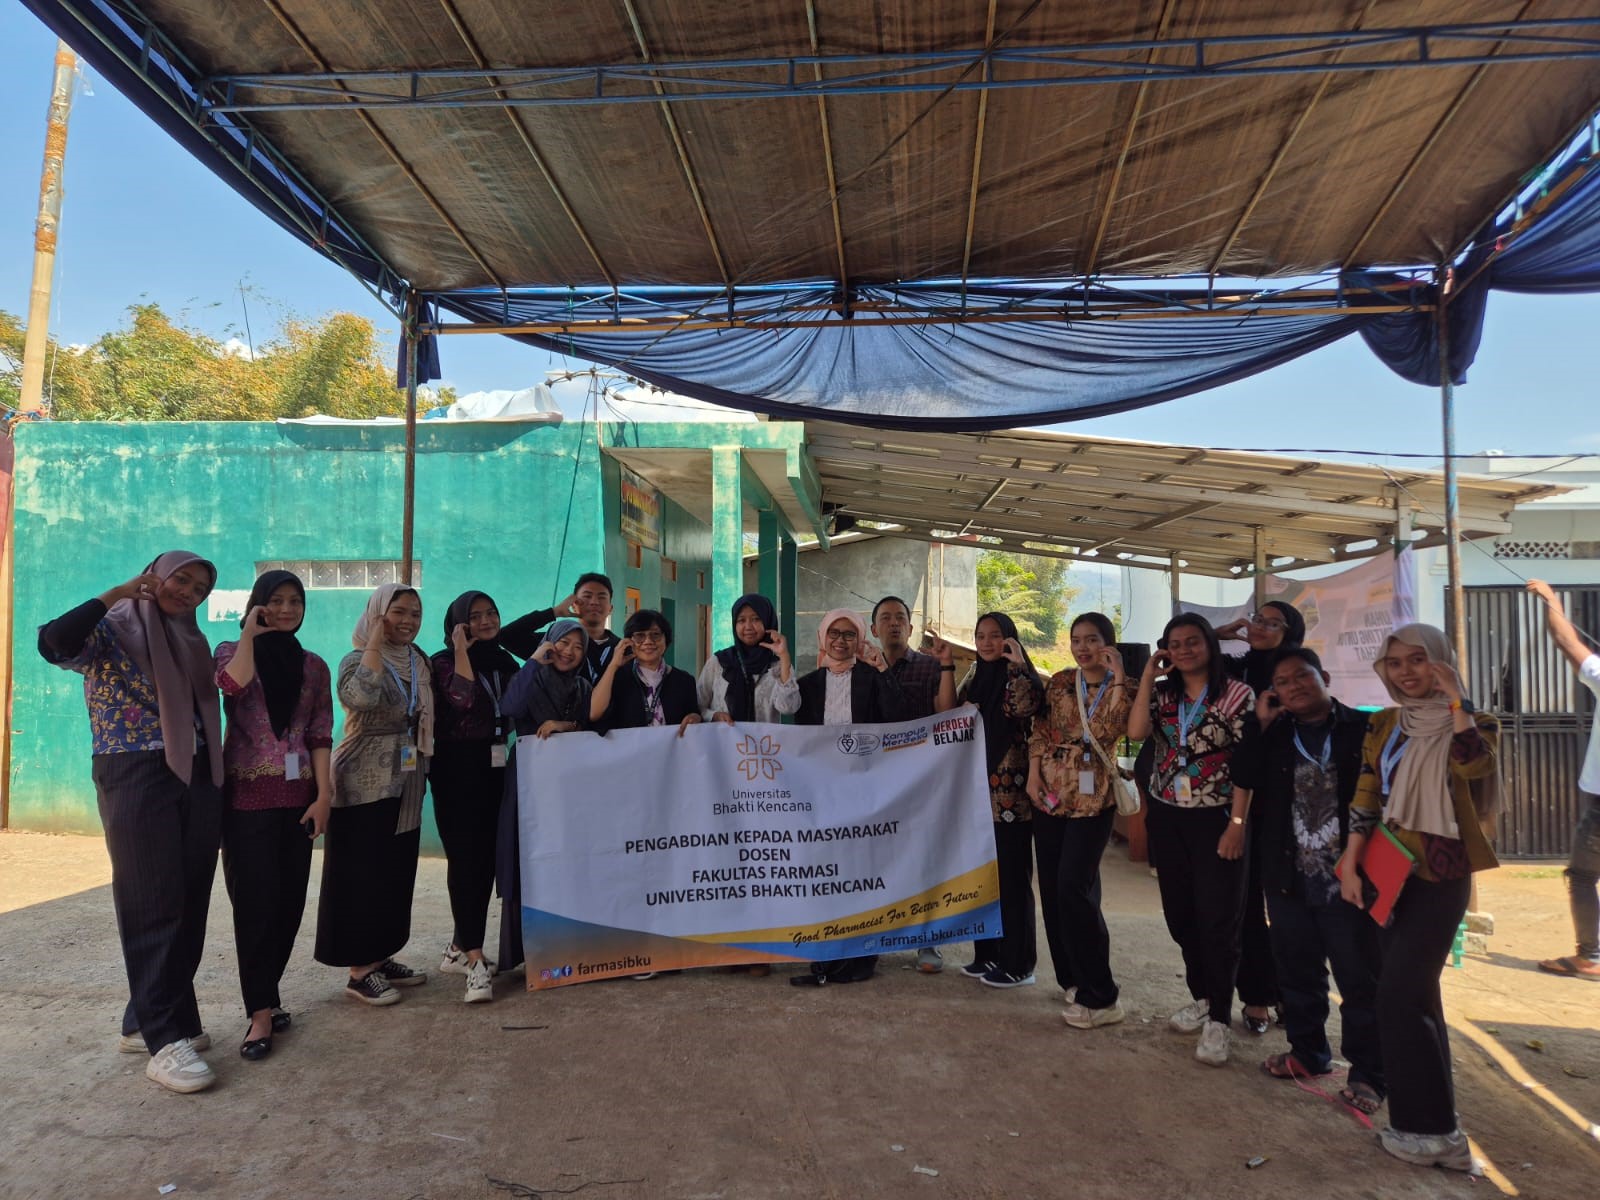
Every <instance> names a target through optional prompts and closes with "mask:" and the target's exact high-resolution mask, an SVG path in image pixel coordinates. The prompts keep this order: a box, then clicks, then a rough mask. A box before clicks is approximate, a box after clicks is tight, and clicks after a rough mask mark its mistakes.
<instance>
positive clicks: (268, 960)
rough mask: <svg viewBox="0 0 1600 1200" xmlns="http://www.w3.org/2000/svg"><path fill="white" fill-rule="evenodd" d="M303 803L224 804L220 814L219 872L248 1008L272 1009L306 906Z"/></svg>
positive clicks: (278, 1001)
mask: <svg viewBox="0 0 1600 1200" xmlns="http://www.w3.org/2000/svg"><path fill="white" fill-rule="evenodd" d="M305 811H306V810H305V809H303V808H262V809H238V808H228V809H226V810H225V811H224V812H223V815H222V877H223V879H225V880H226V881H227V884H228V899H229V900H231V901H233V945H234V949H235V951H236V952H237V953H238V956H239V989H240V991H241V992H242V993H243V994H244V1010H245V1012H247V1013H253V1012H256V1011H257V1010H258V1009H263V1008H279V1007H281V1006H282V1003H283V1001H282V997H280V996H279V995H278V983H279V981H280V980H281V979H282V978H283V971H284V968H285V967H287V966H288V965H289V956H290V955H291V954H293V953H294V939H295V935H296V934H298V933H299V932H300V918H301V917H303V916H304V915H305V911H306V883H307V881H308V880H310V878H311V839H310V838H308V837H307V836H306V831H305V829H304V828H303V827H302V826H301V824H300V821H301V818H303V817H304V816H305Z"/></svg>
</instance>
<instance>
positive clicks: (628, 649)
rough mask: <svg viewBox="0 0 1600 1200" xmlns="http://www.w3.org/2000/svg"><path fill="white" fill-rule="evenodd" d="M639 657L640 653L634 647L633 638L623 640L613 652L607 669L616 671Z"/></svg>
mask: <svg viewBox="0 0 1600 1200" xmlns="http://www.w3.org/2000/svg"><path fill="white" fill-rule="evenodd" d="M638 657H639V651H638V650H637V649H636V648H635V647H634V644H633V640H632V639H631V638H623V639H622V640H621V641H620V642H618V643H617V648H616V649H615V650H613V651H612V652H611V661H610V662H609V663H607V664H606V669H607V670H608V671H615V670H617V668H619V667H622V666H624V665H626V664H627V663H631V662H632V661H633V660H634V659H636V658H638Z"/></svg>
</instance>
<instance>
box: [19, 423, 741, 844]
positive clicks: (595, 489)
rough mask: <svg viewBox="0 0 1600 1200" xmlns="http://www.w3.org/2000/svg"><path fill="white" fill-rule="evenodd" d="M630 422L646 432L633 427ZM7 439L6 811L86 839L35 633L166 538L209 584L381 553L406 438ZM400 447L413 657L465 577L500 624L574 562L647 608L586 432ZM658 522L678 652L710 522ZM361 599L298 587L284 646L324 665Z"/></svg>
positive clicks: (68, 729)
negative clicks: (497, 613)
mask: <svg viewBox="0 0 1600 1200" xmlns="http://www.w3.org/2000/svg"><path fill="white" fill-rule="evenodd" d="M602 428H603V429H604V427H602ZM634 428H635V429H636V430H637V429H640V428H642V429H643V430H644V431H645V434H644V441H645V442H646V443H647V444H649V442H650V437H649V434H648V430H649V427H648V426H645V427H638V426H635V427H634ZM16 438H17V468H16V496H17V513H16V592H15V594H16V606H17V611H16V614H15V617H16V629H17V635H16V646H15V654H14V670H15V684H14V703H13V711H14V721H13V729H14V730H15V732H14V734H13V738H12V777H11V780H10V784H11V787H10V814H9V815H10V824H11V826H12V827H14V828H21V829H39V830H52V831H77V832H96V833H97V832H99V819H98V816H97V814H96V811H95V802H94V789H93V786H92V784H91V782H90V778H89V752H90V742H89V728H88V720H87V718H86V716H85V713H84V706H83V692H82V684H81V680H80V677H78V676H76V675H73V674H71V673H69V672H66V671H62V670H60V669H58V668H55V667H51V666H49V665H47V664H46V663H45V662H44V661H43V660H42V659H40V658H39V656H38V655H37V653H36V652H35V650H34V642H35V635H34V630H35V628H36V627H37V626H38V625H39V624H41V623H42V622H44V621H47V620H49V619H51V618H53V617H55V616H57V615H59V614H60V613H62V612H64V611H66V610H67V609H69V608H71V607H73V606H74V605H76V604H79V603H81V602H82V601H84V600H86V599H88V598H89V597H91V596H94V595H97V594H99V593H100V592H101V591H104V590H105V589H106V588H108V587H110V586H112V585H113V584H116V583H120V582H122V581H123V580H125V579H128V578H130V577H131V576H133V575H134V574H136V573H137V572H138V571H139V569H140V568H141V567H143V566H144V565H145V563H147V562H149V561H150V559H152V558H154V557H155V555H156V554H158V553H160V552H161V551H163V550H167V549H172V548H175V547H181V548H184V549H190V550H194V551H195V552H197V553H199V554H202V555H204V556H206V557H208V558H210V559H212V561H214V562H215V563H216V564H217V569H218V572H219V578H218V587H219V588H223V589H248V588H249V587H250V585H251V583H252V582H253V580H254V578H255V564H256V562H258V561H265V560H275V559H373V558H378V559H381V558H394V559H398V558H399V557H400V524H401V494H402V486H403V478H404V459H403V455H402V451H403V447H404V431H403V429H402V428H400V427H398V426H383V427H375V426H307V425H274V424H255V423H234V422H228V423H211V424H205V423H194V424H172V423H161V424H101V423H95V424H90V423H65V422H63V423H22V424H19V426H18V428H17V431H16ZM630 440H631V441H633V442H634V443H635V444H637V443H638V440H639V435H638V434H635V435H633V437H631V438H630ZM734 440H735V441H736V440H737V437H735V438H734ZM417 443H418V457H417V504H416V512H417V529H416V556H417V557H418V558H419V559H420V560H421V562H422V564H423V570H422V585H423V586H422V589H421V591H422V596H423V606H424V612H423V631H422V635H421V636H420V637H419V638H418V644H419V645H420V646H421V647H422V648H423V649H424V650H426V651H427V652H428V653H430V654H431V653H432V652H433V651H435V650H437V649H439V648H440V646H441V645H442V637H443V634H442V622H443V618H444V608H445V606H446V605H448V604H449V602H450V601H451V600H452V599H454V597H455V596H456V595H457V594H459V593H460V592H462V591H465V590H466V589H467V588H469V587H470V588H476V589H481V590H483V591H486V592H488V593H490V594H491V595H492V596H494V598H495V600H496V601H497V603H498V604H499V605H500V608H501V612H502V614H503V615H504V616H505V617H506V618H507V619H509V618H511V617H513V616H515V615H517V614H519V613H521V612H524V611H527V610H529V609H532V608H543V607H547V606H549V605H550V604H551V603H553V602H554V601H555V600H558V599H560V598H561V597H563V596H565V595H566V594H567V592H568V591H569V590H570V589H571V586H572V583H573V582H574V581H575V580H576V578H577V576H578V575H579V574H580V573H581V572H583V571H587V570H593V569H595V568H596V567H600V566H609V567H611V568H612V570H611V572H610V573H611V574H612V576H613V578H614V579H615V580H616V586H617V588H618V609H619V610H620V609H621V607H622V604H621V596H622V588H623V587H625V586H628V585H629V584H631V585H632V586H637V587H639V588H640V590H641V592H642V593H643V595H644V598H645V603H646V604H647V605H650V604H652V603H656V604H658V603H659V602H660V600H661V597H662V589H661V583H660V570H661V568H660V557H659V555H648V554H647V558H646V562H645V566H644V568H643V569H642V570H640V571H637V572H634V571H632V570H619V569H618V568H620V567H623V566H624V564H625V549H624V547H623V544H622V542H621V538H620V535H618V534H617V533H616V528H617V521H616V511H615V510H616V503H617V501H616V467H615V464H614V463H613V462H612V461H611V460H609V459H605V460H602V457H601V454H600V450H599V447H598V445H597V443H596V436H595V427H594V426H593V425H587V426H585V425H580V424H576V423H568V424H565V425H559V426H550V425H540V426H533V427H529V426H525V425H481V424H475V425H466V424H448V423H444V422H428V423H424V424H423V425H422V426H420V427H419V429H418V433H417ZM665 523H666V530H665V533H666V537H665V542H664V548H665V549H666V551H667V553H668V554H669V556H671V557H674V558H676V559H677V560H678V563H679V578H678V583H677V585H676V588H675V589H674V592H673V598H674V599H675V601H676V605H675V606H676V608H677V616H678V621H679V623H680V624H683V625H685V632H686V633H687V634H689V635H690V636H688V637H687V638H686V639H684V640H683V641H682V642H680V649H682V651H683V653H684V654H686V655H690V656H692V654H693V645H694V640H693V637H692V632H693V631H692V617H686V613H692V611H693V606H694V605H695V604H697V603H703V602H704V600H703V598H702V595H703V594H701V593H699V592H697V590H696V589H695V586H694V585H695V582H696V574H695V573H696V572H697V571H702V570H703V571H705V572H706V575H707V584H708V586H709V584H710V558H711V555H710V531H709V530H708V529H707V528H706V527H705V526H703V525H701V524H700V523H699V522H697V521H695V520H694V518H693V517H691V516H689V515H688V514H687V513H685V512H684V511H683V510H682V509H679V508H677V507H676V506H675V505H669V506H668V509H667V512H666V515H665ZM624 580H626V582H624ZM647 583H652V586H646V584H647ZM366 596H367V593H366V591H365V590H360V591H358V590H342V589H339V590H321V589H314V590H312V591H311V592H310V593H309V594H308V597H307V600H308V605H307V614H306V623H305V626H304V628H303V629H302V631H301V641H302V643H303V644H304V645H305V646H306V648H307V649H309V650H313V651H315V652H316V653H318V654H320V655H322V656H323V657H324V658H325V659H327V660H328V663H329V666H330V667H334V668H336V666H337V662H338V660H339V658H341V657H342V656H343V655H344V654H345V653H346V652H348V650H349V649H350V648H351V644H350V631H351V629H352V628H353V627H354V625H355V621H356V618H357V617H358V616H359V615H360V613H361V610H362V607H363V606H364V604H365V601H366ZM200 617H201V628H202V629H203V630H204V631H205V633H206V635H207V636H208V637H209V638H210V639H211V641H212V643H213V644H215V643H216V642H218V641H224V640H231V639H232V638H234V637H235V636H237V633H238V626H237V622H236V621H233V620H229V621H221V622H211V621H209V620H207V619H206V618H207V614H206V612H205V609H204V608H203V607H202V610H201V612H200ZM616 623H617V625H618V626H620V624H621V622H620V619H619V620H618V621H617V622H616ZM684 643H686V644H684ZM678 661H679V665H682V666H684V667H686V668H690V667H691V666H692V664H690V663H689V662H687V661H684V659H683V658H681V657H680V658H679V660H678ZM336 707H337V706H336ZM433 836H434V829H433V821H432V819H431V817H429V818H427V819H425V821H424V837H425V840H426V842H428V843H431V844H433V845H434V846H436V843H433Z"/></svg>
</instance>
